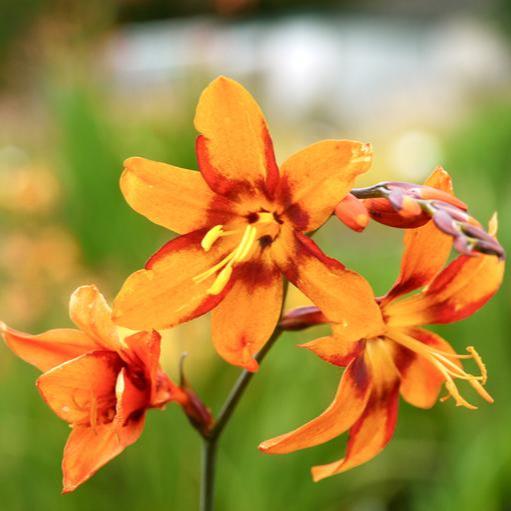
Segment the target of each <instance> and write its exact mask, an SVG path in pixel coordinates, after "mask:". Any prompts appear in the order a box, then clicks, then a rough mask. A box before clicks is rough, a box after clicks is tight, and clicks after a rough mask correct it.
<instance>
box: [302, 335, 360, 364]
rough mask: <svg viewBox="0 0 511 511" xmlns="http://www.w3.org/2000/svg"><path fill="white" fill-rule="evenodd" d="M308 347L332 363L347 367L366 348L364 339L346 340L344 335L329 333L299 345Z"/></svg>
mask: <svg viewBox="0 0 511 511" xmlns="http://www.w3.org/2000/svg"><path fill="white" fill-rule="evenodd" d="M299 346H300V347H301V348H307V349H308V350H310V351H312V352H313V353H315V354H316V355H317V356H318V357H320V358H322V359H323V360H325V361H326V362H329V363H330V364H333V365H336V366H340V367H345V366H347V365H348V364H349V363H350V362H351V361H352V360H353V359H354V358H355V357H358V355H359V354H360V352H361V351H362V350H363V349H364V341H352V342H350V341H345V340H344V339H342V337H336V336H335V332H334V335H329V336H327V337H321V338H319V339H315V340H314V341H310V342H307V343H305V344H300V345H299Z"/></svg>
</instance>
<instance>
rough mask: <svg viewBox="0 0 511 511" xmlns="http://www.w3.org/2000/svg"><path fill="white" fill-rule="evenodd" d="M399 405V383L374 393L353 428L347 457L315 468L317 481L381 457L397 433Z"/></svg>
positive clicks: (315, 479)
mask: <svg viewBox="0 0 511 511" xmlns="http://www.w3.org/2000/svg"><path fill="white" fill-rule="evenodd" d="M398 404H399V380H396V381H395V383H394V385H391V386H388V387H386V388H385V390H384V392H373V393H371V397H370V399H369V401H368V403H367V406H366V409H365V411H364V413H363V414H362V416H361V417H360V418H359V419H358V421H357V422H356V423H355V424H354V425H353V427H352V428H351V429H350V433H349V439H348V445H347V447H346V456H345V457H344V458H343V459H341V460H339V461H335V462H333V463H329V464H327V465H320V466H316V467H313V468H312V477H313V479H314V481H320V480H321V479H324V478H325V477H329V476H332V475H334V474H340V473H341V472H345V471H346V470H349V469H350V468H354V467H356V466H358V465H362V464H363V463H366V462H367V461H369V460H370V459H372V458H374V457H375V456H376V455H377V454H379V453H380V452H381V451H382V450H383V448H384V447H385V446H386V445H387V444H388V442H389V441H390V439H391V438H392V435H393V434H394V428H395V426H396V420H397V409H398Z"/></svg>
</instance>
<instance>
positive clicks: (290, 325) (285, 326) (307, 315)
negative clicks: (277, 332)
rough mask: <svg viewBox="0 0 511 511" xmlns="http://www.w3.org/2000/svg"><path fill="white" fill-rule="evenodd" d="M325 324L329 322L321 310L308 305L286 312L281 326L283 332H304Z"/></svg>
mask: <svg viewBox="0 0 511 511" xmlns="http://www.w3.org/2000/svg"><path fill="white" fill-rule="evenodd" d="M323 323H328V320H327V318H326V317H325V315H324V314H323V313H322V312H321V311H320V310H319V308H318V307H316V306H314V305H307V306H304V307H297V308H296V309H291V310H290V311H288V312H286V313H285V314H284V316H283V317H282V319H281V320H280V323H279V326H280V328H282V330H303V329H305V328H309V327H310V326H314V325H321V324H323Z"/></svg>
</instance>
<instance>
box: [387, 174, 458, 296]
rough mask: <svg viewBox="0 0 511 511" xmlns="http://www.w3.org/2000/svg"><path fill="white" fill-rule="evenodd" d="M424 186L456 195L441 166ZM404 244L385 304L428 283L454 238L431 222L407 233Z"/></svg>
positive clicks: (446, 256)
mask: <svg viewBox="0 0 511 511" xmlns="http://www.w3.org/2000/svg"><path fill="white" fill-rule="evenodd" d="M424 184H425V185H427V186H431V187H433V188H437V189H439V190H442V191H444V192H447V193H450V194H453V188H452V180H451V177H450V176H449V174H448V173H447V172H446V171H445V170H444V169H442V168H441V167H439V168H437V169H435V171H434V172H433V173H432V174H431V176H430V177H429V178H428V179H427V180H426V182H425V183H424ZM404 245H405V250H404V253H403V258H402V260H401V272H400V274H399V276H398V278H397V280H396V282H395V283H394V285H393V286H392V288H391V289H390V291H389V292H388V293H387V294H386V295H385V297H384V298H383V300H382V302H381V303H382V305H384V304H385V303H388V302H390V301H391V300H393V299H395V298H397V297H399V296H402V295H403V294H405V293H409V292H410V291H414V290H415V289H419V288H420V287H422V286H425V285H426V284H428V283H429V282H430V281H431V280H432V279H433V277H434V276H435V275H436V274H437V273H438V272H439V271H440V270H441V269H442V268H443V267H444V265H445V264H446V263H447V259H448V258H449V254H450V252H451V248H452V237H451V236H448V235H447V234H445V233H443V232H442V231H441V230H440V229H438V227H436V225H435V224H434V222H433V221H431V220H430V221H429V222H427V223H426V225H423V226H422V227H419V228H417V229H409V230H407V231H406V232H405V235H404Z"/></svg>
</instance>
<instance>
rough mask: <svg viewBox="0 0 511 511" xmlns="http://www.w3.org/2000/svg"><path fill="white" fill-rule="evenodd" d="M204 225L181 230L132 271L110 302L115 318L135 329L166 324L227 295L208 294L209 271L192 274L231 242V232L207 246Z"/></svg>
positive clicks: (214, 260) (211, 262) (189, 316)
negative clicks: (141, 267) (199, 278)
mask: <svg viewBox="0 0 511 511" xmlns="http://www.w3.org/2000/svg"><path fill="white" fill-rule="evenodd" d="M205 234H206V231H205V230H202V231H195V232H193V233H190V234H185V235H183V236H179V237H177V238H175V239H173V240H172V241H170V242H168V243H167V244H166V245H164V246H163V247H162V248H161V249H160V250H159V251H158V252H156V254H154V255H153V256H152V257H151V259H150V260H149V262H148V263H147V264H146V267H145V269H144V270H139V271H137V272H135V273H133V274H132V275H130V276H129V277H128V278H127V280H126V281H125V282H124V284H123V286H122V289H121V290H120V291H119V294H118V295H117V297H116V299H115V300H114V305H113V317H114V321H115V322H116V323H118V324H120V325H122V326H125V327H128V328H131V329H133V330H150V329H152V328H155V329H159V328H170V327H172V326H175V325H178V324H180V323H183V322H185V321H188V320H191V319H193V318H195V317H197V316H200V315H201V314H205V313H206V312H208V311H209V310H211V309H212V308H213V307H215V306H216V305H217V304H218V303H219V302H220V301H221V300H222V298H223V297H224V296H225V293H226V292H227V291H228V289H229V285H230V283H229V284H228V285H227V286H226V288H225V289H224V290H223V292H222V293H220V294H218V295H209V294H208V293H207V291H208V289H209V288H210V287H211V285H212V284H213V282H214V280H215V276H214V275H213V276H211V277H209V278H207V279H206V280H204V281H202V282H200V283H196V282H194V280H193V278H194V277H196V276H197V275H200V274H201V273H203V272H204V271H206V270H208V269H209V268H211V267H212V266H214V265H215V264H216V263H217V262H218V261H219V260H220V259H221V258H222V257H223V256H225V255H226V253H227V252H228V251H229V249H230V248H232V247H231V246H230V245H229V243H230V241H229V238H227V239H224V240H220V241H219V242H217V243H215V245H214V246H213V247H212V248H211V250H210V251H209V252H205V251H204V250H203V249H202V247H201V245H200V242H201V240H202V238H203V237H204V235H205Z"/></svg>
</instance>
